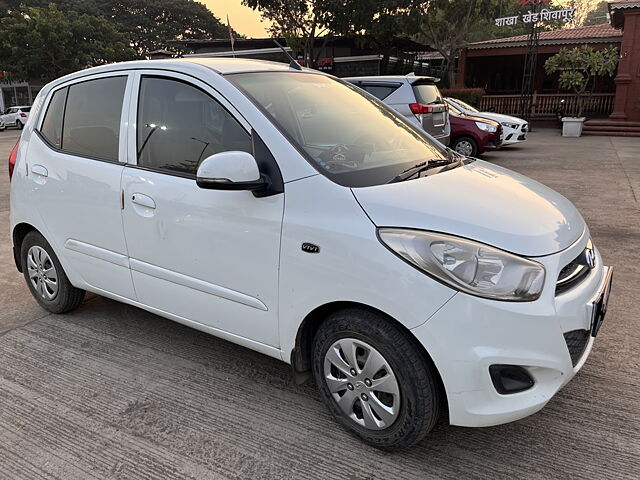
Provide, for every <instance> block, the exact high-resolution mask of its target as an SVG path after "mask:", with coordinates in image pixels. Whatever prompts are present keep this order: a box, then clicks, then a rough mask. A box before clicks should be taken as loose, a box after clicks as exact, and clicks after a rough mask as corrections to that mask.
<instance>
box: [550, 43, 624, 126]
mask: <svg viewBox="0 0 640 480" xmlns="http://www.w3.org/2000/svg"><path fill="white" fill-rule="evenodd" d="M618 59H619V55H618V49H617V48H615V47H609V48H605V49H603V50H594V49H593V48H592V47H590V46H588V45H582V46H580V47H576V48H572V49H566V48H562V49H560V51H559V52H558V53H556V54H555V55H554V56H552V57H549V58H548V59H547V61H546V62H545V64H544V69H545V71H546V73H547V74H552V73H556V72H559V77H558V83H559V85H560V87H561V88H565V89H567V90H573V92H574V93H575V94H576V96H577V97H578V102H577V106H578V111H577V115H576V116H578V117H580V116H581V115H582V96H583V95H584V94H585V93H586V92H588V91H589V89H591V88H593V85H594V84H595V79H596V77H598V76H604V75H608V76H610V77H612V76H613V75H614V73H615V71H616V67H617V65H618Z"/></svg>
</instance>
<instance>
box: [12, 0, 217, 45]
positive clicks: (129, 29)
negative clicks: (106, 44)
mask: <svg viewBox="0 0 640 480" xmlns="http://www.w3.org/2000/svg"><path fill="white" fill-rule="evenodd" d="M0 1H2V0H0ZM3 3H4V5H2V4H0V6H1V7H2V9H3V10H5V11H13V10H19V9H20V4H21V3H24V0H4V2H3ZM49 3H55V4H56V6H57V7H58V9H59V10H61V11H64V12H77V13H81V14H87V15H91V16H96V17H101V18H103V19H105V20H108V21H109V23H111V24H113V25H114V27H115V28H116V29H117V31H119V32H120V33H123V34H125V35H126V36H127V37H128V38H129V40H130V42H131V46H132V47H133V49H134V50H135V51H136V53H137V55H138V56H139V57H143V56H144V55H145V54H147V53H149V52H151V51H153V50H158V49H166V48H170V47H172V46H173V47H175V44H173V43H172V41H174V40H185V39H189V38H220V37H223V38H224V37H226V36H228V30H227V27H226V26H225V25H223V24H222V22H220V20H219V19H218V18H217V17H216V16H215V15H213V13H211V11H210V10H209V9H208V8H207V7H206V6H205V5H203V4H202V3H199V2H196V1H194V0H153V1H148V0H30V1H29V6H31V7H41V8H47V6H48V5H49Z"/></svg>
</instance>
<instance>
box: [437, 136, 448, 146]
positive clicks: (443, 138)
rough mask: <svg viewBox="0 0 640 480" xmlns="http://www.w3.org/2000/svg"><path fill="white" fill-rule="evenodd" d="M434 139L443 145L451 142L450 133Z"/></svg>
mask: <svg viewBox="0 0 640 480" xmlns="http://www.w3.org/2000/svg"><path fill="white" fill-rule="evenodd" d="M434 138H435V139H436V140H438V141H439V142H440V143H441V144H443V145H444V146H445V147H448V146H449V143H450V142H451V135H442V136H441V137H434Z"/></svg>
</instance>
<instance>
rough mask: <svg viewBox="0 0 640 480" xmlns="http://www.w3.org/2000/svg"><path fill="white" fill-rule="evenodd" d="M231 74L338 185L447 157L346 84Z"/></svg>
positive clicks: (378, 178) (310, 77)
mask: <svg viewBox="0 0 640 480" xmlns="http://www.w3.org/2000/svg"><path fill="white" fill-rule="evenodd" d="M227 78H228V79H229V80H231V81H232V82H233V83H235V84H236V85H237V86H238V87H239V88H241V89H242V90H243V91H244V92H245V94H247V95H248V96H249V97H250V98H252V99H253V101H254V103H256V104H257V105H259V106H260V107H261V108H262V109H263V110H264V111H266V113H267V114H268V115H269V116H270V117H271V118H272V120H273V121H274V122H275V123H276V125H278V126H279V127H280V129H281V130H282V131H284V132H285V133H286V134H287V135H288V137H289V138H290V139H291V141H292V142H293V143H294V144H295V145H297V146H298V147H299V149H300V150H301V151H302V152H304V154H305V156H306V157H307V159H309V160H310V161H311V162H312V163H313V164H314V165H315V166H316V167H317V168H318V170H319V171H320V172H322V173H323V174H324V175H326V176H327V177H329V178H330V179H331V180H333V181H335V182H336V183H338V184H340V185H344V186H349V187H364V186H370V185H379V184H382V183H386V182H388V181H389V180H390V179H392V178H393V177H394V176H396V175H398V174H399V173H400V172H402V171H403V170H405V169H407V168H409V167H412V166H413V165H416V164H418V163H421V162H424V161H428V160H433V159H438V160H442V159H445V158H446V157H447V153H446V151H445V149H444V147H442V146H441V145H440V144H439V143H437V142H435V141H433V140H432V139H430V138H429V137H428V136H426V135H425V134H424V133H423V132H422V131H421V130H419V129H418V128H414V127H412V126H411V125H410V124H409V123H408V122H407V121H405V120H404V119H403V118H402V117H401V116H400V115H399V114H397V113H396V112H395V111H394V110H392V109H391V108H389V107H387V106H386V105H384V104H383V103H382V102H379V101H378V100H375V99H373V98H371V97H369V96H368V95H364V94H363V93H361V92H360V91H359V89H357V88H356V87H354V86H352V85H350V84H347V83H346V82H342V81H338V80H335V79H332V78H330V77H327V76H324V75H318V74H313V73H294V72H260V73H246V74H235V75H228V76H227Z"/></svg>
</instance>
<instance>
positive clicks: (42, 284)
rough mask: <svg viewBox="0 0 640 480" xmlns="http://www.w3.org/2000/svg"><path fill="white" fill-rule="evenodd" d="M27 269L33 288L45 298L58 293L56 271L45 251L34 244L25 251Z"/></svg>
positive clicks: (48, 298)
mask: <svg viewBox="0 0 640 480" xmlns="http://www.w3.org/2000/svg"><path fill="white" fill-rule="evenodd" d="M27 271H28V274H29V280H30V281H31V285H32V286H33V289H34V290H35V291H36V292H38V294H39V295H40V296H41V297H42V298H43V299H45V300H53V299H54V298H55V297H56V295H57V294H58V272H57V271H56V267H55V265H54V264H53V261H52V260H51V257H50V256H49V254H48V253H47V251H46V250H45V249H44V248H42V247H39V246H37V245H34V246H33V247H31V248H30V249H29V250H28V251H27Z"/></svg>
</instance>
